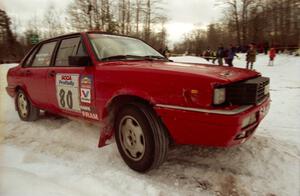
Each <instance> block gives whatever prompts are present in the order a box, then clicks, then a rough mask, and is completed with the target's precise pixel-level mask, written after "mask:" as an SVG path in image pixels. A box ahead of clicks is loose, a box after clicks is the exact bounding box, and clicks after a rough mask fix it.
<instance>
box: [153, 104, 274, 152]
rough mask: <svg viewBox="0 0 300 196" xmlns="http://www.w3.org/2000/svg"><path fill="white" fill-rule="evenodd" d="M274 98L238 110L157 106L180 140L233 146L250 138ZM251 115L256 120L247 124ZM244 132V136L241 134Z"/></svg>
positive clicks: (174, 136) (209, 144)
mask: <svg viewBox="0 0 300 196" xmlns="http://www.w3.org/2000/svg"><path fill="white" fill-rule="evenodd" d="M269 106H270V99H269V98H268V99H267V100H265V101H264V102H262V103H261V104H259V105H256V106H247V107H246V106H243V107H240V108H238V109H235V110H234V111H233V110H231V111H228V110H224V111H223V112H222V110H211V111H210V110H198V109H194V111H193V110H191V108H182V107H178V108H177V107H175V106H174V107H173V108H171V107H168V106H164V105H156V106H155V110H156V112H157V113H158V115H159V116H160V117H161V119H162V120H163V122H164V124H165V125H166V127H167V128H168V130H169V132H170V134H171V136H172V138H173V139H174V140H175V142H176V143H178V144H196V145H204V146H219V147H227V146H233V145H237V144H240V143H243V142H245V141H246V140H248V139H249V138H250V137H251V136H252V135H253V133H254V131H255V129H256V128H257V126H258V125H259V123H260V121H261V120H262V119H263V118H264V117H265V115H266V114H267V112H268V110H269ZM250 115H255V116H256V122H254V123H252V124H250V125H247V126H244V127H243V120H244V119H245V118H247V117H249V116H250ZM241 134H243V135H244V136H243V137H240V135H241Z"/></svg>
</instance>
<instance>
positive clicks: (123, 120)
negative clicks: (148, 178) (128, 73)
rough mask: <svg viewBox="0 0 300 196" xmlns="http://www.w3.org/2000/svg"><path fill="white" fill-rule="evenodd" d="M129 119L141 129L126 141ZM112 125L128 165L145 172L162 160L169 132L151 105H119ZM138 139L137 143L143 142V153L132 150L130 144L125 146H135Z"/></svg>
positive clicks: (166, 149)
mask: <svg viewBox="0 0 300 196" xmlns="http://www.w3.org/2000/svg"><path fill="white" fill-rule="evenodd" d="M128 121H129V122H130V123H131V124H132V125H133V126H135V127H134V128H133V129H135V130H141V131H142V133H143V135H142V136H140V137H134V136H135V135H134V136H133V138H135V139H133V140H132V142H131V143H130V142H128V141H130V136H129V137H127V138H128V139H126V141H127V142H125V141H124V138H125V137H124V135H127V136H128V134H129V135H130V130H129V131H126V129H127V128H126V127H127V123H128ZM130 123H128V124H130ZM114 127H115V131H116V133H115V138H116V142H117V146H118V150H119V152H120V154H121V156H122V158H123V160H124V161H125V163H126V164H127V165H128V166H129V167H130V168H131V169H133V170H135V171H137V172H141V173H145V172H147V171H149V170H151V169H155V168H158V167H159V166H160V165H161V164H162V163H163V162H164V161H165V159H166V156H167V152H168V147H169V136H168V133H167V130H166V129H165V127H164V126H163V124H162V122H161V121H160V120H159V118H158V117H157V116H156V115H155V112H154V111H153V109H152V108H150V107H148V106H145V105H143V104H138V103H133V104H128V105H126V106H124V107H122V109H121V110H120V112H119V113H118V115H117V117H116V121H115V124H114ZM124 127H125V128H124ZM129 127H130V126H129ZM140 128H141V129H140ZM129 129H131V128H129ZM124 130H125V131H124ZM125 132H126V133H128V134H126V133H125ZM133 132H139V131H133ZM141 138H143V139H141ZM137 140H140V141H143V142H139V141H137ZM126 143H127V144H126ZM128 143H129V144H128ZM137 143H140V144H139V146H141V144H144V151H143V153H140V152H137V153H135V154H134V153H132V152H131V151H130V150H128V149H129V148H128V147H127V146H126V145H129V147H130V144H131V145H132V146H135V145H137ZM141 152H142V151H141ZM132 154H134V155H135V156H136V157H134V155H132Z"/></svg>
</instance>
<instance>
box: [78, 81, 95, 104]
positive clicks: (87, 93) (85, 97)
mask: <svg viewBox="0 0 300 196" xmlns="http://www.w3.org/2000/svg"><path fill="white" fill-rule="evenodd" d="M92 84H93V76H91V75H82V76H81V77H80V102H81V103H88V104H90V103H91V101H92V100H91V99H92Z"/></svg>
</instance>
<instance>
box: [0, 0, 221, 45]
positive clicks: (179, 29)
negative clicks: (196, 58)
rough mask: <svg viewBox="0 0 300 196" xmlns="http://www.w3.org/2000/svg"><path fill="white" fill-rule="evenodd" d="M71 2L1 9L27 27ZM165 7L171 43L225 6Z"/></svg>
mask: <svg viewBox="0 0 300 196" xmlns="http://www.w3.org/2000/svg"><path fill="white" fill-rule="evenodd" d="M71 1H72V0H0V8H1V9H4V10H5V11H6V12H7V13H8V14H9V15H10V16H12V17H13V18H15V19H16V20H17V23H18V24H21V25H22V24H26V23H27V22H28V20H30V19H31V18H32V17H33V16H35V15H36V16H42V15H43V13H44V12H45V10H46V9H47V8H48V7H49V6H50V5H54V6H55V7H57V8H59V9H60V10H61V11H62V12H63V11H64V10H65V8H66V7H67V6H68V4H69V3H70V2H71ZM163 7H164V9H165V13H166V14H167V16H168V18H169V21H168V23H167V24H166V28H167V31H168V40H169V41H171V42H172V43H174V42H178V41H180V40H181V39H182V38H183V36H184V34H186V33H188V32H190V31H191V30H193V28H195V25H197V26H201V27H203V28H205V26H206V25H207V24H209V23H210V22H212V21H217V20H218V19H219V18H220V17H221V16H222V7H220V6H216V5H215V0H164V3H163Z"/></svg>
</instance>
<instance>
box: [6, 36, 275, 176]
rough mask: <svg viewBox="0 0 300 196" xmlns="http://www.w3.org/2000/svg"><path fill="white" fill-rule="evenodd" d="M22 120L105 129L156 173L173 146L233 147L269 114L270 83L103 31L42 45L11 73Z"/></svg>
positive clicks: (129, 160) (129, 156)
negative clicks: (73, 120)
mask: <svg viewBox="0 0 300 196" xmlns="http://www.w3.org/2000/svg"><path fill="white" fill-rule="evenodd" d="M7 80H8V86H7V92H8V94H9V95H10V96H11V97H14V98H15V104H16V110H17V111H18V114H19V116H20V118H21V119H22V120H24V121H34V120H36V119H37V118H38V116H39V111H40V110H44V111H49V112H51V113H56V114H59V115H64V116H72V117H78V118H83V119H86V120H89V121H94V122H100V123H104V125H105V128H104V129H103V130H101V136H100V139H99V146H103V145H105V142H106V140H107V139H109V138H111V137H112V136H115V139H116V143H117V146H118V150H119V152H120V154H121V156H122V158H123V159H124V161H125V162H126V164H127V165H128V166H129V167H130V168H132V169H134V170H136V171H138V172H146V171H149V170H150V169H153V168H157V167H158V166H159V165H160V164H161V163H162V162H163V161H164V160H165V158H166V155H167V151H168V147H169V144H170V143H171V142H172V143H176V144H196V145H204V146H218V147H228V146H232V145H236V144H240V143H243V142H245V141H246V140H247V139H249V138H250V137H251V135H252V134H253V133H254V131H255V129H256V128H257V126H258V125H259V123H260V121H261V120H262V119H263V118H264V117H265V115H266V113H267V112H268V109H269V103H270V96H269V78H266V77H262V76H261V75H260V74H259V73H257V72H255V71H250V70H245V69H239V68H229V67H224V66H215V65H206V64H189V63H174V62H172V61H170V60H168V59H166V58H165V57H163V56H162V55H161V54H160V53H159V52H157V51H156V50H154V49H153V48H152V47H150V46H149V45H147V44H146V43H145V42H143V41H141V40H139V39H135V38H132V37H126V36H120V35H111V34H106V33H101V32H83V33H74V34H69V35H64V36H60V37H56V38H52V39H48V40H45V41H42V42H41V43H39V44H37V45H36V46H35V47H33V48H32V50H31V51H30V52H29V53H28V54H27V55H26V56H25V58H24V59H23V60H22V61H21V63H20V64H19V66H17V67H15V68H11V69H10V70H9V71H8V74H7Z"/></svg>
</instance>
